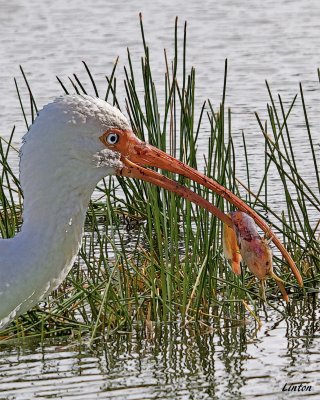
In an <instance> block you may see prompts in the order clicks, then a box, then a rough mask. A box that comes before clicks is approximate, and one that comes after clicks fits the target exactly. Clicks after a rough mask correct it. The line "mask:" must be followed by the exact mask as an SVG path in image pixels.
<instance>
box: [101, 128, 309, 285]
mask: <svg viewBox="0 0 320 400" xmlns="http://www.w3.org/2000/svg"><path fill="white" fill-rule="evenodd" d="M114 134H116V135H117V140H116V141H113V143H110V142H111V141H110V135H114ZM100 140H101V141H102V143H103V144H104V145H105V146H106V147H107V148H109V149H111V150H114V151H116V152H118V153H120V155H121V161H122V165H123V166H122V168H121V169H119V170H118V171H117V174H118V175H120V176H126V177H130V178H137V179H142V180H144V181H146V182H150V183H152V184H154V185H157V186H159V187H162V188H164V189H167V190H169V191H171V192H174V193H176V194H178V195H179V196H181V197H184V198H185V199H187V200H189V201H191V202H193V203H195V204H197V205H199V206H200V207H202V208H205V209H206V210H208V211H210V212H211V213H212V214H214V215H215V216H216V217H217V218H219V219H220V220H221V221H222V222H223V223H224V224H225V225H227V226H229V227H230V228H232V229H234V224H233V222H232V219H231V218H230V217H229V216H228V215H226V214H225V213H223V212H222V211H221V210H220V209H219V208H217V207H215V206H214V205H213V204H211V203H210V202H208V201H207V200H205V199H204V198H202V197H201V196H200V195H198V194H196V193H194V192H193V191H191V190H190V189H188V188H186V187H185V186H183V185H181V184H179V183H178V182H175V181H173V180H172V179H169V178H167V177H165V176H163V175H161V174H160V173H158V172H156V171H154V170H150V169H147V168H145V167H146V166H149V167H156V168H160V169H162V170H166V171H170V172H172V173H175V174H179V175H182V176H184V177H186V178H188V179H190V180H192V181H194V182H197V183H199V184H201V185H202V186H204V187H206V188H208V189H210V190H212V191H213V192H215V193H216V194H218V195H219V196H221V197H222V198H223V199H225V200H226V201H228V202H229V203H230V204H233V205H234V206H235V207H236V208H237V209H238V210H239V211H242V212H243V213H246V214H247V215H249V216H250V217H251V218H252V219H253V220H254V222H255V223H256V224H257V225H258V226H259V227H260V228H261V229H262V230H263V232H264V233H265V234H266V235H268V237H269V238H270V240H271V241H272V242H273V243H274V244H275V246H276V247H277V248H278V249H279V250H280V252H281V253H282V255H283V257H284V258H285V260H286V261H287V263H288V264H289V266H290V268H291V270H292V272H293V274H294V275H295V277H296V279H297V281H298V283H299V285H300V286H303V281H302V277H301V275H300V272H299V270H298V268H297V267H296V265H295V263H294V261H293V260H292V258H291V256H290V254H289V253H288V252H287V250H286V249H285V248H284V246H283V245H282V243H281V241H280V240H279V238H278V237H277V236H276V235H275V234H274V233H273V232H272V231H271V229H270V227H269V225H268V224H267V223H266V222H265V221H264V220H263V219H262V218H261V217H260V216H259V215H258V214H257V213H256V212H255V211H254V210H253V209H252V208H251V207H249V206H248V205H247V204H246V203H244V202H243V201H242V200H241V199H239V198H238V197H237V196H236V195H234V194H233V193H232V192H231V191H230V190H228V189H227V188H225V187H223V186H222V185H220V184H219V183H218V182H216V181H214V180H213V179H211V178H209V177H207V176H205V175H204V174H202V173H201V172H199V171H197V170H195V169H193V168H191V167H189V166H188V165H186V164H184V163H183V162H182V161H179V160H177V159H176V158H174V157H172V156H170V155H169V154H167V153H165V152H163V151H161V150H159V149H158V148H156V147H154V146H151V145H150V144H147V143H145V142H143V141H141V140H140V139H138V138H137V136H136V135H135V134H134V133H133V132H132V131H130V130H120V129H110V130H108V131H106V132H105V133H104V134H103V135H102V136H101V137H100Z"/></svg>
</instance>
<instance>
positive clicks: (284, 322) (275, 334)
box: [0, 296, 320, 400]
mask: <svg viewBox="0 0 320 400" xmlns="http://www.w3.org/2000/svg"><path fill="white" fill-rule="evenodd" d="M319 305H320V303H319V301H318V302H317V300H316V298H315V297H312V296H311V297H309V298H308V299H305V300H304V301H302V302H299V303H293V305H292V306H291V308H289V311H288V317H287V318H286V319H284V318H283V317H282V316H281V315H279V314H274V313H272V312H271V313H270V314H269V318H268V320H266V319H265V318H264V317H263V316H262V315H261V317H262V320H263V327H262V328H261V329H260V330H256V327H255V326H254V325H253V324H252V323H251V324H249V323H248V324H246V323H241V322H240V323H239V324H236V323H233V324H230V323H228V324H226V323H221V326H217V327H216V328H214V329H211V330H208V329H206V328H205V327H202V328H199V327H198V328H197V329H196V328H195V327H190V329H187V330H184V329H182V330H181V329H180V328H179V327H177V326H176V325H175V324H172V325H167V326H165V327H163V326H153V327H152V328H151V327H149V329H146V328H144V329H143V328H138V327H136V329H135V330H134V331H133V332H132V333H122V334H117V335H112V336H111V337H110V338H109V339H107V340H106V341H105V342H104V343H103V342H102V340H99V341H97V343H96V344H95V345H94V346H93V349H91V350H90V349H89V348H88V347H87V346H86V345H85V342H86V338H83V339H82V341H81V343H79V342H77V341H76V342H75V341H73V342H67V341H65V340H56V341H55V342H52V343H47V344H43V345H42V346H41V345H39V343H32V342H28V341H26V342H25V344H21V345H20V346H17V345H16V344H15V345H14V346H12V347H9V346H7V347H6V346H0V399H31V398H32V399H33V398H34V399H49V398H60V399H69V398H70V399H95V398H104V399H105V398H108V399H131V400H133V399H136V400H143V399H194V400H200V399H252V398H254V397H256V396H257V397H259V398H263V399H264V398H266V399H267V398H268V399H275V398H277V399H287V398H288V397H289V398H292V397H294V398H297V399H298V398H302V397H303V395H305V393H301V392H300V393H290V396H289V394H288V393H287V392H283V391H282V388H283V387H284V385H285V384H286V383H287V386H288V385H289V384H297V383H298V384H300V383H305V384H306V385H307V386H311V387H312V389H311V392H308V393H307V395H308V396H311V395H312V396H313V398H319V396H320V333H319V329H320V321H319V318H320V313H319Z"/></svg>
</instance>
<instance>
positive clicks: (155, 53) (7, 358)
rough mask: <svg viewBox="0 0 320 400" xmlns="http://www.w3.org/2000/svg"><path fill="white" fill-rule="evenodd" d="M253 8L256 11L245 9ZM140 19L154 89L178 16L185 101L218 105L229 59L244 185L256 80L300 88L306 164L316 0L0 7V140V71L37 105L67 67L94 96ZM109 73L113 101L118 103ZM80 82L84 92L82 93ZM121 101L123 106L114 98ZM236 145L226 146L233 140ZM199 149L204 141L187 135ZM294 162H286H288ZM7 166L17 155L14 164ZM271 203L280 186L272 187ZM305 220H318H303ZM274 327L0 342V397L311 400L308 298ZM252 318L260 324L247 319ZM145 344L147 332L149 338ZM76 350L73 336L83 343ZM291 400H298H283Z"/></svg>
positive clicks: (9, 91) (297, 130)
mask: <svg viewBox="0 0 320 400" xmlns="http://www.w3.org/2000/svg"><path fill="white" fill-rule="evenodd" d="M257 4H259V5H258V6H257ZM139 11H142V12H143V15H144V25H145V31H146V35H147V39H148V42H149V43H150V45H151V57H152V60H153V62H152V65H153V68H154V77H155V79H156V80H158V81H159V83H160V85H161V84H162V76H163V71H164V64H163V53H162V49H163V48H164V47H166V48H168V49H169V54H172V43H173V40H172V38H173V26H174V18H175V16H176V15H179V18H180V28H181V30H180V37H181V38H182V26H183V21H184V20H185V19H187V20H188V38H189V40H188V60H189V61H188V62H189V66H191V65H194V66H195V67H196V71H197V93H198V97H197V99H198V101H199V104H200V101H202V100H204V99H206V98H207V97H210V98H211V99H212V100H213V104H214V106H215V107H217V106H218V105H219V101H220V99H221V92H222V85H223V70H224V60H225V58H228V60H229V74H228V92H227V104H228V106H231V107H232V113H233V125H232V126H233V129H232V131H233V134H234V137H235V142H236V144H237V143H238V145H239V157H238V163H239V174H240V176H241V173H242V172H243V166H244V164H243V162H242V161H241V154H242V153H241V149H240V144H239V143H240V134H241V130H242V129H244V131H245V132H246V133H247V134H248V145H249V148H248V151H249V156H250V163H251V164H252V166H253V177H255V174H256V176H257V177H258V175H259V168H260V163H261V159H262V154H263V151H264V148H263V147H261V146H260V147H259V143H261V134H260V132H259V128H258V125H257V123H256V120H255V117H254V115H253V112H254V111H258V112H259V113H260V114H261V117H262V119H263V118H265V117H266V115H267V113H266V102H267V101H268V96H267V90H266V88H265V85H264V80H265V79H267V80H268V81H269V82H270V84H271V86H272V88H273V89H274V90H275V92H280V93H281V95H282V97H283V100H284V102H285V104H286V105H287V106H288V104H289V103H290V102H291V100H292V99H293V96H294V95H295V94H296V93H298V91H299V88H298V83H299V81H302V82H303V87H304V92H305V99H306V102H307V108H308V112H309V119H310V123H311V126H312V133H313V138H314V142H315V144H316V146H315V149H316V151H317V154H318V155H319V150H320V135H319V132H318V127H319V126H320V121H319V118H320V117H319V101H320V93H319V89H320V86H319V82H318V78H317V71H316V69H317V67H319V61H320V60H319V30H320V23H319V15H320V2H318V1H316V0H313V1H307V2H301V1H298V0H293V1H289V0H288V1H282V2H275V1H274V0H266V1H264V2H259V3H258V2H256V3H255V2H252V1H247V2H243V1H242V2H240V1H236V0H231V1H219V2H214V3H213V2H212V1H210V0H203V1H202V2H194V1H187V2H186V1H182V0H177V1H175V2H172V1H171V0H170V1H169V0H163V1H161V2H150V1H147V0H141V1H140V2H139V6H136V5H134V4H133V3H132V2H128V1H124V0H118V1H115V0H114V1H108V2H106V1H103V0H96V1H95V2H94V5H93V6H92V7H89V6H88V2H86V1H84V0H78V1H77V2H75V1H73V0H70V1H68V2H65V1H64V0H56V1H54V2H52V1H51V2H50V1H43V0H41V1H40V0H34V1H33V2H32V5H29V3H28V2H25V1H23V0H14V1H11V2H5V1H2V2H1V4H0V56H1V63H0V133H1V134H2V135H5V136H6V135H8V134H9V132H10V131H11V128H12V125H13V124H17V136H16V138H15V144H16V145H17V146H18V145H19V143H20V137H21V135H22V134H23V133H24V131H25V128H24V126H23V121H22V116H21V113H20V111H19V105H18V101H17V98H16V94H15V89H14V84H13V81H12V79H13V76H18V82H19V84H22V78H21V76H20V74H19V69H18V66H19V64H22V65H23V67H24V69H25V71H26V72H27V73H28V77H29V79H30V83H31V85H32V89H33V92H34V95H35V97H36V99H37V103H38V105H39V107H41V106H42V105H44V104H45V103H47V102H48V101H50V100H51V99H52V98H54V97H55V96H56V95H58V94H60V93H61V89H60V87H59V85H58V83H57V82H56V80H55V76H56V75H59V76H60V77H61V78H63V79H64V81H67V79H66V77H67V76H68V75H71V74H72V73H74V72H75V73H77V74H78V75H79V76H80V77H85V72H84V69H83V67H82V65H81V61H82V60H85V61H86V62H87V63H88V64H89V66H90V67H91V69H92V72H93V74H94V76H95V78H96V80H97V83H98V87H99V90H100V91H101V92H102V93H103V92H104V90H105V87H106V82H105V78H104V76H105V74H110V72H111V70H112V66H113V61H114V60H115V58H116V57H117V56H118V55H119V56H120V68H119V72H120V71H121V69H122V66H123V65H124V63H125V59H126V47H127V46H128V47H129V48H130V50H131V53H132V56H133V59H134V61H135V63H136V65H137V67H138V65H139V57H140V56H141V54H142V46H141V39H140V30H139V20H138V13H139ZM121 76H122V75H121V72H120V78H119V79H118V82H119V85H118V86H119V87H118V92H119V98H120V99H122V100H123V93H124V91H123V88H122V86H121ZM87 86H89V84H88V85H87ZM122 104H123V103H122ZM300 106H301V104H300V102H299V101H298V103H297V108H294V110H293V115H292V117H293V118H292V123H291V125H290V132H292V134H293V143H294V145H295V146H296V149H297V150H298V158H299V160H300V165H301V166H302V168H303V169H304V171H306V178H307V180H308V181H310V182H311V184H312V183H314V182H315V177H313V176H309V175H308V173H307V171H308V170H312V160H311V157H310V156H309V154H310V153H309V149H308V146H307V141H306V140H304V139H301V138H302V137H306V136H303V135H305V133H306V132H305V129H304V128H302V126H303V114H302V111H301V108H299V107H300ZM237 140H238V142H237ZM201 146H203V147H204V148H205V146H206V132H204V133H203V134H202V135H201V138H200V152H201ZM299 160H298V161H299ZM15 162H16V165H17V159H16V160H15ZM273 191H274V194H273V199H274V204H275V207H276V208H277V207H278V208H280V205H281V189H280V186H278V184H277V181H276V180H275V181H274V184H273ZM317 218H318V217H317ZM292 308H293V310H292V314H291V315H289V317H288V318H287V319H282V317H281V315H280V314H278V313H275V312H273V311H271V310H268V314H269V319H268V321H266V320H264V322H263V327H262V328H261V329H260V330H259V331H257V332H256V331H255V327H254V326H252V324H248V325H243V324H240V325H239V326H234V327H231V328H230V327H228V328H227V327H223V328H221V329H214V331H213V332H212V333H210V332H207V333H203V329H202V330H201V332H200V333H199V332H198V331H192V330H190V331H187V332H185V331H183V330H180V329H179V328H178V327H177V326H175V325H172V326H170V325H169V326H167V327H157V328H156V329H155V331H154V333H150V332H149V333H148V335H149V337H146V334H145V333H143V332H142V333H141V331H140V329H138V328H136V330H135V331H134V332H133V333H130V334H122V335H114V336H112V337H110V338H109V339H108V340H107V342H106V343H105V344H104V345H103V344H101V343H99V344H97V346H96V348H95V349H94V351H92V350H89V349H88V347H87V346H86V345H79V344H78V342H77V341H75V342H70V341H68V340H67V339H61V340H59V341H57V342H55V343H45V344H44V345H43V346H40V345H39V344H36V343H32V342H28V341H27V342H25V343H24V344H23V345H20V344H17V343H16V344H12V345H10V346H4V345H1V347H0V399H30V398H37V399H48V398H63V399H65V398H72V399H93V398H111V399H154V398H161V399H162V398H167V399H170V398H171V399H195V400H198V399H214V398H219V399H223V398H225V399H229V398H239V399H241V398H244V399H251V398H253V397H254V396H259V397H260V398H270V399H274V398H280V399H281V398H284V399H286V398H288V397H289V395H288V393H285V392H282V391H281V390H282V387H283V386H284V384H285V383H288V384H290V383H292V384H294V383H298V384H299V383H302V382H305V383H307V384H309V385H312V392H310V393H309V395H313V397H314V398H316V397H319V396H320V381H319V376H320V369H319V365H320V338H319V317H320V315H319V311H318V309H319V302H318V303H316V300H315V299H312V298H309V299H305V300H302V301H301V302H299V303H294V304H293V307H292ZM261 317H262V316H261ZM150 335H151V337H150ZM84 341H86V339H84ZM296 398H301V393H299V395H297V394H296Z"/></svg>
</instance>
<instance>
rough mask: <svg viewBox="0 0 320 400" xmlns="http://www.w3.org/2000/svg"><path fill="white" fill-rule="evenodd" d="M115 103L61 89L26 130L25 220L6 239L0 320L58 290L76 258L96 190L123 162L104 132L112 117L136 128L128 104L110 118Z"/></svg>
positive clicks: (0, 248) (0, 254) (1, 255)
mask: <svg viewBox="0 0 320 400" xmlns="http://www.w3.org/2000/svg"><path fill="white" fill-rule="evenodd" d="M111 108H112V107H111V106H109V105H108V104H107V103H105V102H103V101H102V100H98V99H93V98H91V97H86V96H84V97H78V96H76V97H72V96H70V97H68V96H66V97H60V98H58V99H57V100H56V101H55V102H54V103H51V104H49V105H48V106H46V107H45V108H44V109H43V110H42V111H41V112H40V115H39V117H38V118H37V119H36V121H35V123H34V124H33V125H32V127H31V129H30V131H29V132H28V133H27V134H26V135H25V137H24V143H23V145H22V147H21V151H20V157H21V158H20V179H21V187H22V191H23V193H24V210H23V225H22V229H21V232H19V233H18V234H17V235H16V236H15V237H14V238H12V239H2V240H0V321H1V322H0V327H1V326H4V325H5V324H6V323H7V322H9V321H10V320H12V318H13V317H15V316H16V315H20V314H22V313H23V312H25V311H27V310H28V309H30V308H31V307H32V306H34V305H35V304H37V303H38V301H39V299H41V298H43V297H44V296H45V295H47V294H48V293H50V292H51V291H52V290H54V289H55V288H56V287H57V286H58V285H59V284H60V283H61V281H62V280H63V279H64V278H65V276H66V274H67V273H68V271H69V269H70V267H71V266H72V264H73V261H74V259H75V257H76V255H77V253H78V250H79V247H80V245H81V238H82V233H83V226H84V219H85V214H86V210H87V206H88V203H89V200H90V197H91V194H92V192H93V190H94V188H95V186H96V184H97V183H98V182H99V180H100V179H102V178H103V177H104V176H106V175H109V174H111V173H114V172H115V169H116V168H119V167H121V162H120V160H119V155H117V154H115V153H114V152H112V151H110V150H108V149H105V148H103V145H102V143H101V142H100V140H99V136H97V133H98V134H100V135H102V134H103V132H104V131H105V130H107V129H108V128H109V127H110V126H112V125H116V126H123V128H128V125H127V123H126V120H125V119H124V117H123V116H122V114H121V113H120V112H119V113H118V114H117V113H116V114H115V110H113V112H112V115H113V116H114V117H113V121H112V120H110V109H111ZM83 110H85V111H86V115H83V113H82V111H83ZM90 118H91V119H92V121H89V119H90ZM88 127H89V128H90V127H91V128H92V132H90V129H89V131H88ZM75 128H76V131H75ZM75 133H76V137H75ZM94 135H95V136H96V138H97V140H96V141H93V143H92V137H93V136H94ZM104 163H106V164H105V166H104Z"/></svg>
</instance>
